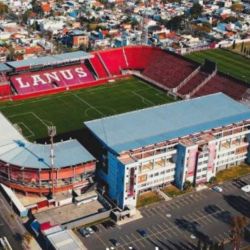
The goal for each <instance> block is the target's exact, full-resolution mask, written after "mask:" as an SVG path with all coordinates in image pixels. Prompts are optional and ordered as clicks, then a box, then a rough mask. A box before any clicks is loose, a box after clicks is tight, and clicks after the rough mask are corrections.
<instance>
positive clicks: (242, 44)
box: [240, 42, 244, 53]
mask: <svg viewBox="0 0 250 250" xmlns="http://www.w3.org/2000/svg"><path fill="white" fill-rule="evenodd" d="M243 49H244V42H243V43H241V49H240V52H241V53H242V52H243Z"/></svg>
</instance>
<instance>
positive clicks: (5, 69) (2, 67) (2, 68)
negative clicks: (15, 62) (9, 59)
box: [0, 63, 12, 72]
mask: <svg viewBox="0 0 250 250" xmlns="http://www.w3.org/2000/svg"><path fill="white" fill-rule="evenodd" d="M11 70H12V69H11V68H10V67H9V66H7V65H6V64H4V63H0V72H9V71H11Z"/></svg>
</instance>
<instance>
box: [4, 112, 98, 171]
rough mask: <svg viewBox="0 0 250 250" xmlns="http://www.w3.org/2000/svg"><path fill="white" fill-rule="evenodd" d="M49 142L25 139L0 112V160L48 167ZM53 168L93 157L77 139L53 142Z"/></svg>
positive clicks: (49, 163)
mask: <svg viewBox="0 0 250 250" xmlns="http://www.w3.org/2000/svg"><path fill="white" fill-rule="evenodd" d="M50 149H51V146H50V144H36V143H31V142H29V141H28V140H26V139H25V138H24V137H23V136H22V135H21V134H20V133H19V132H18V131H17V130H16V129H15V128H14V127H13V125H12V124H11V123H10V122H9V121H8V120H7V119H6V118H5V117H4V116H3V114H2V113H0V161H3V162H6V163H9V164H12V165H16V166H20V167H26V168H37V169H49V168H50V167H51V160H50ZM54 152H55V163H54V165H55V166H54V167H55V168H63V167H68V166H74V165H78V164H82V163H86V162H89V161H93V160H95V158H94V157H93V156H92V155H91V154H90V153H89V152H88V151H87V150H86V149H85V148H84V147H83V146H82V145H81V144H80V143H79V142H78V141H77V140H68V141H64V142H58V143H55V144H54Z"/></svg>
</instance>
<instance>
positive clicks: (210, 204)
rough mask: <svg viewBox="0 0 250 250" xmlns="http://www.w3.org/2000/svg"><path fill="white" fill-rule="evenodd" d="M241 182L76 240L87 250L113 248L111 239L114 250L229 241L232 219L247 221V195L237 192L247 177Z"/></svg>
mask: <svg viewBox="0 0 250 250" xmlns="http://www.w3.org/2000/svg"><path fill="white" fill-rule="evenodd" d="M241 180H242V181H240V182H227V183H225V184H223V185H222V186H221V187H222V188H223V192H221V193H220V192H215V191H212V190H210V189H207V190H203V191H200V192H196V193H192V194H187V195H185V196H182V197H178V198H175V199H173V200H171V201H168V202H166V201H164V202H160V203H157V204H153V205H151V206H148V207H144V208H141V209H140V212H141V213H142V215H143V218H142V219H139V220H136V221H133V222H130V223H128V224H125V225H123V226H114V225H113V226H110V225H105V224H99V225H98V226H97V227H98V232H95V233H94V234H92V235H90V236H89V237H88V238H84V237H82V236H80V238H81V239H82V241H83V243H84V244H85V246H86V247H87V248H88V249H91V250H92V249H96V250H99V249H100V250H101V249H107V248H111V247H114V244H113V243H112V240H113V239H115V240H116V241H117V242H119V246H117V247H116V249H131V248H132V247H133V249H155V247H158V249H169V250H172V249H173V250H175V249H183V250H188V249H190V250H195V249H197V245H198V239H201V240H202V241H207V242H221V241H223V240H226V239H228V238H229V237H230V221H231V217H232V216H236V215H240V214H241V215H245V216H247V217H250V209H249V207H250V193H244V192H243V191H242V190H241V189H240V187H241V186H243V185H245V184H250V176H246V177H244V178H241ZM141 229H144V230H145V231H146V235H145V236H144V237H143V236H142V235H141V234H140V233H139V231H140V230H141ZM138 230H139V231H138ZM245 243H246V242H245Z"/></svg>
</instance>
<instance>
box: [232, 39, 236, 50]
mask: <svg viewBox="0 0 250 250" xmlns="http://www.w3.org/2000/svg"><path fill="white" fill-rule="evenodd" d="M235 47H236V43H235V40H234V41H233V45H232V49H235Z"/></svg>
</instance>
